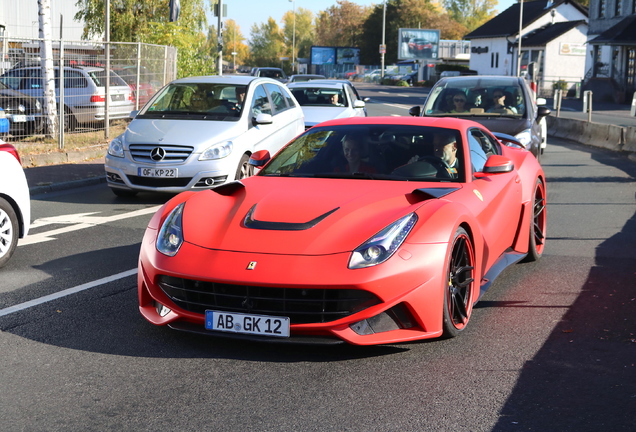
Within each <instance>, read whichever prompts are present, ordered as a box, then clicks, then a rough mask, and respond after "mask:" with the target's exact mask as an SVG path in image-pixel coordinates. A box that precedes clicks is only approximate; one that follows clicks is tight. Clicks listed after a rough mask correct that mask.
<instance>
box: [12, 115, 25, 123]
mask: <svg viewBox="0 0 636 432" xmlns="http://www.w3.org/2000/svg"><path fill="white" fill-rule="evenodd" d="M25 121H26V116H25V115H21V114H13V122H14V123H24V122H25Z"/></svg>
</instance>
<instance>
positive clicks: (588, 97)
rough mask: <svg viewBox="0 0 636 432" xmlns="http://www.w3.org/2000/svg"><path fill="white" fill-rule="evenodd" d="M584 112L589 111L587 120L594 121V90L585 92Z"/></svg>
mask: <svg viewBox="0 0 636 432" xmlns="http://www.w3.org/2000/svg"><path fill="white" fill-rule="evenodd" d="M583 112H584V113H585V112H586V113H587V121H588V122H591V121H592V90H585V91H584V92H583Z"/></svg>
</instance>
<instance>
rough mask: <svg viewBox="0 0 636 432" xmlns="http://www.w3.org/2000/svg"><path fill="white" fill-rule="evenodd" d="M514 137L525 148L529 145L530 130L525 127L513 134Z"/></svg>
mask: <svg viewBox="0 0 636 432" xmlns="http://www.w3.org/2000/svg"><path fill="white" fill-rule="evenodd" d="M515 138H517V139H518V140H519V142H520V143H521V144H523V146H524V147H526V148H527V147H528V146H530V142H531V141H532V132H531V130H530V129H526V130H524V131H521V132H519V133H518V134H517V135H515Z"/></svg>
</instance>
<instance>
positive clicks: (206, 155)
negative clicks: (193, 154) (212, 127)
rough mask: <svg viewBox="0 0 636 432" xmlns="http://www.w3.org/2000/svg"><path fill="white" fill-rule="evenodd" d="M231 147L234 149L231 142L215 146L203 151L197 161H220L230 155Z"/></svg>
mask: <svg viewBox="0 0 636 432" xmlns="http://www.w3.org/2000/svg"><path fill="white" fill-rule="evenodd" d="M233 147H234V144H232V141H225V142H223V143H220V144H215V145H213V146H211V147H208V148H207V149H205V151H204V152H203V153H201V156H200V157H199V160H201V161H202V160H212V159H222V158H224V157H226V156H228V155H229V154H230V153H232V148H233Z"/></svg>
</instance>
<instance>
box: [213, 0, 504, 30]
mask: <svg viewBox="0 0 636 432" xmlns="http://www.w3.org/2000/svg"><path fill="white" fill-rule="evenodd" d="M294 1H295V3H296V8H304V9H309V10H311V11H313V12H314V14H317V13H318V12H319V11H322V10H326V9H327V8H329V7H331V6H334V5H336V0H294ZM350 1H353V2H354V3H357V4H359V5H367V6H370V5H373V4H381V3H382V1H381V0H350ZM515 2H516V1H515V0H499V6H498V7H497V10H498V11H499V12H502V11H504V10H506V9H507V8H509V7H510V6H511V5H512V4H513V3H515ZM223 4H224V5H227V17H225V18H224V20H225V19H233V20H235V21H236V22H237V24H238V25H239V27H240V29H241V33H242V34H243V35H244V36H245V37H246V38H248V39H249V36H250V29H251V28H252V25H253V24H258V25H260V24H263V23H265V22H267V19H268V18H269V17H272V18H274V19H275V20H276V22H277V23H278V24H279V25H281V20H282V18H283V15H284V14H285V12H287V11H291V10H292V9H293V7H294V3H292V2H291V1H289V0H223ZM217 19H218V18H216V17H213V16H211V15H209V16H208V20H209V21H210V24H214V25H215V26H216V23H217V21H216V20H217Z"/></svg>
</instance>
